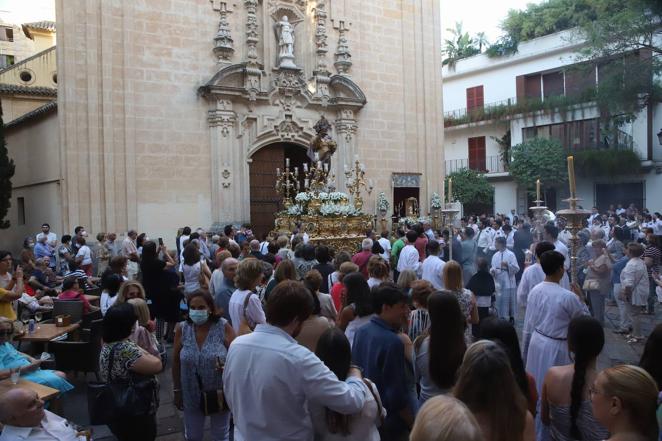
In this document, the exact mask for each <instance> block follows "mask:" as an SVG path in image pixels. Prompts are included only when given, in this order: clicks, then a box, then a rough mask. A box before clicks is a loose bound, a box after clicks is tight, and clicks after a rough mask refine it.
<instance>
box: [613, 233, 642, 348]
mask: <svg viewBox="0 0 662 441" xmlns="http://www.w3.org/2000/svg"><path fill="white" fill-rule="evenodd" d="M626 254H627V256H628V257H629V258H630V260H628V263H627V264H626V265H625V268H623V271H622V272H621V292H620V293H617V294H618V296H619V298H620V299H621V300H623V301H624V302H625V307H626V314H627V315H628V316H629V318H630V320H631V322H632V334H631V335H629V336H628V337H629V339H628V343H636V342H638V341H641V340H643V339H644V336H643V334H642V333H641V322H640V320H639V315H640V314H641V307H642V306H645V305H646V303H647V299H648V289H649V285H648V284H649V281H648V270H647V269H646V264H645V263H644V261H643V260H641V256H642V255H643V254H644V247H643V246H642V245H641V244H638V243H634V242H630V243H629V244H628V247H627V251H626Z"/></svg>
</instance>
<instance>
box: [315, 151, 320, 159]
mask: <svg viewBox="0 0 662 441" xmlns="http://www.w3.org/2000/svg"><path fill="white" fill-rule="evenodd" d="M319 160H320V154H319V152H315V161H319Z"/></svg>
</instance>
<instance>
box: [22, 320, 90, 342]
mask: <svg viewBox="0 0 662 441" xmlns="http://www.w3.org/2000/svg"><path fill="white" fill-rule="evenodd" d="M79 326H80V325H79V324H78V323H74V324H71V325H69V326H62V327H59V328H58V327H57V326H55V323H39V324H38V325H37V329H35V330H34V332H33V333H32V334H28V333H27V332H26V333H25V334H23V335H21V336H19V337H17V340H19V341H22V342H24V341H30V342H38V343H48V342H49V341H51V340H53V339H54V338H57V337H60V336H62V335H64V334H66V333H69V332H72V331H75V330H76V329H78V327H79Z"/></svg>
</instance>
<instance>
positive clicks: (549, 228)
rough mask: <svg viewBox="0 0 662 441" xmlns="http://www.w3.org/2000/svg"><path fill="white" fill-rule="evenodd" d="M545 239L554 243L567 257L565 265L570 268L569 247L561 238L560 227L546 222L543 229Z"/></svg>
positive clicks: (556, 248) (555, 247)
mask: <svg viewBox="0 0 662 441" xmlns="http://www.w3.org/2000/svg"><path fill="white" fill-rule="evenodd" d="M543 240H546V241H547V242H551V243H553V244H554V249H555V250H556V251H558V252H559V253H561V254H562V255H563V257H564V258H565V260H564V261H563V266H564V268H565V269H566V270H568V268H570V253H569V252H568V247H567V246H565V245H564V244H563V242H561V241H560V240H559V229H558V228H557V227H556V226H554V225H553V224H546V225H545V227H544V231H543Z"/></svg>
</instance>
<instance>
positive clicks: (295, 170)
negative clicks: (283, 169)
mask: <svg viewBox="0 0 662 441" xmlns="http://www.w3.org/2000/svg"><path fill="white" fill-rule="evenodd" d="M294 176H299V167H294Z"/></svg>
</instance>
